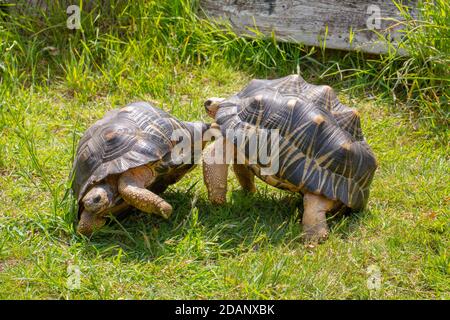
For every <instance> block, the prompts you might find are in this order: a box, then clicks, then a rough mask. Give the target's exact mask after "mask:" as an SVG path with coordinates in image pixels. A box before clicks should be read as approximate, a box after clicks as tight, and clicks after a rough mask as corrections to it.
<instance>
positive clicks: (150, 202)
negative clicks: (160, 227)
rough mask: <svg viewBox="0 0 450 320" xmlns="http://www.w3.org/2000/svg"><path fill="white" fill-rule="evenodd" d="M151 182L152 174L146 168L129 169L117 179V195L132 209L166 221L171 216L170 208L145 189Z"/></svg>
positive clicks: (162, 200) (161, 199) (158, 197)
mask: <svg viewBox="0 0 450 320" xmlns="http://www.w3.org/2000/svg"><path fill="white" fill-rule="evenodd" d="M153 180H154V175H153V172H152V170H151V169H150V168H148V167H147V166H141V167H137V168H134V169H130V170H128V171H127V172H124V173H122V175H121V176H120V178H119V181H118V189H119V193H120V195H121V196H122V198H123V199H124V200H125V201H126V202H127V203H128V204H130V205H132V206H133V207H135V208H137V209H139V210H141V211H144V212H147V213H155V214H158V215H160V216H162V217H163V218H165V219H168V218H169V217H170V215H171V214H172V206H171V205H170V204H169V203H167V202H166V201H165V200H164V199H163V198H161V197H160V196H158V195H157V194H155V193H153V192H151V191H149V190H147V189H145V187H147V186H149V185H150V184H151V183H152V182H153Z"/></svg>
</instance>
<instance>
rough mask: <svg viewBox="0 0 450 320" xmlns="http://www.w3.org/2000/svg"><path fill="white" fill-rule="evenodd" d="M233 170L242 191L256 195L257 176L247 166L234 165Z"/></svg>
mask: <svg viewBox="0 0 450 320" xmlns="http://www.w3.org/2000/svg"><path fill="white" fill-rule="evenodd" d="M233 170H234V174H235V175H236V178H237V179H238V181H239V184H240V185H241V187H242V189H244V190H245V191H247V192H250V193H255V192H256V187H255V174H254V173H253V172H252V171H251V170H250V169H249V168H248V167H247V166H246V165H245V164H237V163H234V164H233Z"/></svg>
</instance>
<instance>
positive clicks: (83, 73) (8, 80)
mask: <svg viewBox="0 0 450 320" xmlns="http://www.w3.org/2000/svg"><path fill="white" fill-rule="evenodd" d="M61 3H63V1H49V2H48V8H47V10H40V9H37V8H34V9H33V10H32V9H30V8H28V9H26V10H25V9H22V10H18V9H16V8H14V7H10V8H8V9H7V11H6V12H5V11H2V12H1V13H0V15H1V18H0V19H1V20H0V21H1V22H0V39H1V40H0V52H1V53H0V81H1V84H2V88H3V90H2V91H3V92H4V90H5V89H6V88H8V89H11V88H13V87H17V86H19V87H22V86H46V85H48V84H55V83H59V84H61V83H62V84H63V85H65V86H66V88H67V90H68V91H69V92H70V93H72V94H77V95H80V96H85V95H86V94H87V95H89V94H94V93H95V94H99V93H107V92H108V91H111V90H121V89H122V86H123V82H124V80H125V79H130V78H133V79H134V80H133V81H134V82H135V84H136V85H139V86H140V87H141V88H142V86H143V87H144V88H145V81H144V80H143V79H145V78H146V77H149V76H151V70H152V68H159V67H161V66H164V67H165V66H167V65H174V66H180V67H185V68H189V67H191V66H192V65H198V64H214V63H227V64H230V65H233V66H235V67H236V68H239V69H243V70H245V71H247V72H249V73H251V74H253V75H254V76H259V77H275V76H280V75H285V74H289V73H293V72H296V71H297V68H300V70H301V72H302V73H304V74H305V75H306V77H307V78H308V79H310V80H312V81H315V82H327V83H329V84H331V85H333V86H341V88H346V89H347V90H348V89H351V90H357V91H360V92H364V93H366V94H371V95H373V96H376V97H381V98H390V99H392V100H393V101H394V108H393V110H395V111H399V110H402V111H405V110H406V111H409V112H412V113H414V114H415V115H416V118H417V119H425V120H427V123H428V124H431V126H432V127H434V128H438V129H439V128H446V127H447V126H448V125H449V109H448V103H449V89H448V88H449V84H450V76H449V67H448V66H449V65H450V52H449V39H448V34H449V25H450V23H449V19H450V4H449V3H448V2H447V1H446V0H436V1H423V2H422V1H421V2H420V3H419V10H418V11H419V16H418V17H417V18H413V17H412V15H411V13H410V12H409V11H408V10H407V9H405V7H402V6H400V5H398V7H399V10H400V11H401V14H402V15H403V17H404V21H402V22H399V23H402V24H403V25H404V28H403V31H402V32H403V33H404V36H403V41H402V43H401V46H402V47H403V48H405V50H406V51H407V52H408V55H407V56H402V55H398V54H396V49H395V48H394V47H393V46H392V45H391V49H392V50H390V52H389V53H388V54H384V55H379V56H365V55H363V54H361V53H356V52H351V53H345V52H338V51H332V50H328V49H326V48H325V46H323V47H321V48H307V47H304V46H303V45H301V44H294V43H280V42H277V41H275V38H274V37H269V38H268V37H265V36H264V35H262V34H258V32H257V31H256V33H257V35H256V36H255V37H253V38H244V37H239V36H238V35H237V34H236V33H235V32H234V31H233V30H232V29H231V28H230V26H227V25H223V24H220V25H218V24H216V23H214V22H212V21H210V20H208V19H206V18H205V17H204V15H203V14H202V12H201V8H199V5H198V1H189V0H176V1H144V0H138V1H132V2H127V1H119V0H114V1H109V2H108V5H105V4H104V3H102V1H97V2H96V1H90V2H88V4H89V11H87V10H84V11H83V12H82V16H81V18H82V22H81V25H82V29H80V30H69V29H68V28H66V20H67V14H66V12H65V7H64V6H63V5H62V4H61ZM95 3H98V5H95ZM79 5H80V6H81V7H82V8H83V7H86V5H87V4H86V3H83V1H79ZM99 79H100V80H99ZM139 79H140V80H139ZM147 89H151V90H153V91H156V92H161V91H163V90H166V89H167V88H165V87H164V86H163V85H161V87H159V88H154V87H153V88H147Z"/></svg>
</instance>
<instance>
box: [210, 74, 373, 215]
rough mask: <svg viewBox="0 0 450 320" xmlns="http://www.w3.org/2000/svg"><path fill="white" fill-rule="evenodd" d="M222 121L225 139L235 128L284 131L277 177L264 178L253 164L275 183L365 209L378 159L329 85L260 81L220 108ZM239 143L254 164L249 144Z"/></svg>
mask: <svg viewBox="0 0 450 320" xmlns="http://www.w3.org/2000/svg"><path fill="white" fill-rule="evenodd" d="M216 122H217V124H218V125H219V126H220V128H221V131H222V134H223V135H224V136H225V135H226V131H227V130H230V129H231V130H235V131H238V130H244V131H245V130H248V129H249V128H252V129H254V130H255V129H256V130H260V129H278V134H279V153H278V161H279V166H278V170H277V172H276V173H275V174H273V175H269V176H267V175H266V176H264V175H262V174H261V164H260V163H259V162H258V163H256V164H248V166H249V168H250V169H251V170H252V171H253V172H254V173H255V174H256V175H257V176H258V177H260V178H261V179H262V180H264V181H266V182H268V183H269V184H271V185H273V186H275V187H278V188H282V189H288V190H291V191H301V192H304V191H305V190H307V191H309V192H312V193H315V194H321V195H324V196H325V197H327V198H329V199H332V200H339V201H341V202H342V203H344V204H345V205H346V206H348V207H350V208H352V209H355V210H358V209H362V208H364V207H365V204H366V202H367V199H368V197H369V186H370V184H371V182H372V179H373V175H374V172H375V169H376V167H377V164H376V160H375V157H374V154H373V153H372V151H371V149H370V147H369V145H368V144H367V143H366V141H365V140H364V137H363V135H362V130H361V125H360V120H359V114H358V112H357V111H356V110H355V109H352V108H349V107H347V106H345V105H343V104H342V103H340V102H339V100H338V99H337V97H336V94H335V93H334V91H333V90H332V89H331V88H330V87H329V86H318V85H312V84H309V83H307V82H306V81H305V80H303V79H302V78H301V77H300V76H298V75H291V76H288V77H285V78H281V79H275V80H257V79H255V80H252V81H251V82H250V84H249V85H248V86H247V87H245V88H244V89H243V90H242V91H240V92H239V93H237V94H236V95H234V96H232V97H230V98H228V99H226V100H224V101H222V102H221V103H220V105H219V108H218V111H217V113H216ZM268 132H269V138H270V131H268ZM233 143H234V144H235V145H236V147H237V148H238V152H241V153H242V154H244V155H245V158H246V159H248V158H249V156H250V155H249V149H248V144H247V145H245V144H244V145H243V144H240V145H239V146H238V143H237V140H236V139H234V140H233ZM246 163H247V161H246Z"/></svg>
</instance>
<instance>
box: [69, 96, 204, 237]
mask: <svg viewBox="0 0 450 320" xmlns="http://www.w3.org/2000/svg"><path fill="white" fill-rule="evenodd" d="M207 128H208V125H206V124H203V123H192V122H183V121H179V120H177V119H176V118H175V117H173V116H171V115H170V114H168V113H166V112H164V111H162V110H160V109H158V108H156V107H154V106H152V105H150V104H149V103H146V102H135V103H131V104H129V105H127V106H125V107H124V108H122V109H116V110H112V111H109V112H108V113H107V114H106V115H105V116H104V118H103V119H101V120H99V121H97V122H96V123H95V124H94V125H92V126H91V127H90V128H89V129H88V130H87V131H86V132H85V134H84V135H83V137H82V138H81V140H80V142H79V144H78V149H77V153H76V158H75V161H74V164H73V170H72V173H73V174H74V177H73V184H72V189H73V191H74V194H75V197H76V199H77V201H78V208H79V210H78V215H79V223H78V228H77V231H78V232H79V233H81V234H83V235H90V234H91V233H92V232H93V231H94V230H95V229H98V228H100V227H101V226H103V225H104V224H105V221H106V217H107V216H108V215H109V214H117V213H120V212H122V211H124V210H125V209H126V208H127V207H129V206H133V207H135V208H137V209H139V210H141V211H144V212H147V213H155V214H159V215H161V216H162V217H164V218H168V217H169V216H170V214H171V213H172V207H171V205H170V204H169V203H167V202H166V201H165V200H164V199H163V198H161V197H160V196H159V195H158V194H160V193H162V192H163V191H164V190H165V189H166V188H167V187H168V186H169V185H170V184H173V183H175V182H177V181H178V180H179V179H180V178H182V177H183V176H184V175H185V174H186V173H187V172H189V171H190V170H191V169H192V168H193V167H194V165H195V163H196V160H195V159H194V158H193V157H194V156H195V154H198V153H201V149H202V147H203V145H202V142H201V137H202V133H203V132H204V131H205V130H206V129H207ZM176 130H177V131H176ZM175 131H176V132H175ZM184 139H186V140H185V141H184V143H186V142H187V143H189V145H190V146H191V148H189V149H190V151H191V152H190V154H188V155H182V154H181V153H180V152H181V151H182V150H181V151H180V150H177V152H178V153H180V154H174V150H175V146H176V145H177V144H178V143H180V142H181V140H184ZM199 148H200V150H197V149H199ZM186 152H187V151H186ZM181 156H184V157H185V158H184V159H181V158H180V157H181ZM186 160H187V161H186Z"/></svg>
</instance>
